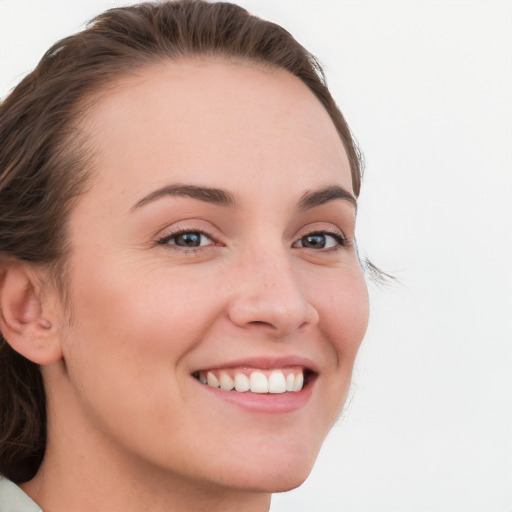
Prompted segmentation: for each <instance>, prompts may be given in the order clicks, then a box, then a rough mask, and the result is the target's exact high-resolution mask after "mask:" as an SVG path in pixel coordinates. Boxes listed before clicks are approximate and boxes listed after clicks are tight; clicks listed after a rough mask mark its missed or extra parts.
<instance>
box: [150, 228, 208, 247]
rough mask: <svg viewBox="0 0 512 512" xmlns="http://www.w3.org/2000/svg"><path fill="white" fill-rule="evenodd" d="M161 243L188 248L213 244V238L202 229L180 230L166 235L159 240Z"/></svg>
mask: <svg viewBox="0 0 512 512" xmlns="http://www.w3.org/2000/svg"><path fill="white" fill-rule="evenodd" d="M158 243H159V244H160V245H174V246H178V247H184V248H188V249H195V248H196V247H204V246H206V245H212V244H213V241H212V239H211V238H210V237H209V236H208V235H206V234H205V233H203V232H201V231H180V232H178V233H172V234H170V235H167V236H165V237H164V238H162V239H160V240H159V241H158Z"/></svg>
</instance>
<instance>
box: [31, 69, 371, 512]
mask: <svg viewBox="0 0 512 512" xmlns="http://www.w3.org/2000/svg"><path fill="white" fill-rule="evenodd" d="M82 129H83V130H84V131H85V133H86V134H88V136H89V138H90V141H91V142H92V146H93V147H94V149H95V155H96V159H95V169H94V171H95V172H94V180H93V182H92V186H91V187H90V188H89V189H88V190H87V192H86V193H85V194H84V195H83V196H82V197H81V198H80V199H79V200H78V202H77V204H76V206H75V208H74V210H73V212H72V214H71V218H70V223H69V236H70V243H71V254H70V257H69V262H68V268H69V301H70V303H71V305H72V315H71V321H70V318H69V308H67V307H65V306H64V305H63V304H62V303H60V302H59V297H58V295H57V292H55V293H54V295H52V294H51V293H49V292H46V295H45V297H46V299H45V300H46V304H51V307H50V306H47V307H46V309H45V308H43V311H45V312H46V314H47V316H48V317H50V321H51V328H48V329H49V330H51V331H52V332H53V333H54V336H55V340H56V343H57V345H58V347H59V350H58V356H56V357H55V360H54V361H51V362H49V363H48V364H46V365H45V366H44V367H43V376H44V380H45V385H46V390H47V395H48V407H49V423H48V449H47V455H46V458H45V460H44V462H43V465H42V467H41V469H40V471H39V472H38V474H37V475H36V477H35V478H34V479H33V480H32V481H30V482H28V483H26V484H24V486H23V487H24V489H25V490H26V492H28V493H29V495H31V496H32V497H33V498H34V499H35V500H36V501H37V502H38V503H39V504H40V505H41V506H42V508H43V509H45V510H48V511H54V512H60V511H64V510H74V511H75V512H80V511H82V510H83V511H86V510H87V511H89V510H96V511H100V512H101V511H110V512H111V511H112V510H124V511H128V512H129V511H140V510H151V511H157V512H158V511H164V510H166V511H169V510H181V511H182V510H190V511H196V510H203V509H204V507H208V510H223V511H226V510H233V511H234V510H237V511H240V510H243V511H263V510H267V509H268V507H269V503H270V494H271V493H272V492H277V491H283V490H288V489H291V488H294V487H296V486H298V485H300V484H301V483H302V482H303V481H304V479H305V478H306V477H307V475H308V474H309V472H310V470H311V468H312V465H313V463H314V461H315V458H316V456H317V454H318V451H319V449H320V446H321V444H322V441H323V440H324V438H325V436H326V434H327V433H328V431H329V429H330V428H331V426H332V424H333V423H334V421H335V420H336V418H337V417H338V415H339V412H340V410H341V407H342V405H343V402H344V400H345V398H346V394H347V389H348V386H349V383H350V379H351V373H352V368H353V364H354V359H355V357H356V354H357V351H358V348H359V345H360V343H361V340H362V338H363V336H364V333H365V330H366V326H367V319H368V299H367V291H366V286H365V282H364V278H363V275H362V271H361V268H360V264H359V261H358V258H357V254H356V250H355V247H354V244H353V239H354V228H355V207H354V205H353V204H352V203H351V201H348V200H346V199H333V200H331V201H327V202H326V203H324V204H321V205H317V206H314V207H312V208H309V209H306V210H304V209H301V208H299V207H298V203H299V202H300V199H301V198H302V197H303V195H304V193H306V192H308V191H315V190H318V189H321V188H323V187H326V186H333V185H336V186H339V187H343V188H344V189H346V190H347V191H348V192H352V185H351V176H350V169H349V164H348V159H347V155H346V152H345V150H344V148H343V145H342V143H341V141H340V139H339V136H338V135H337V133H336V130H335V127H334V125H333V124H332V122H331V120H330V118H329V116H328V114H327V112H326V111H325V110H324V108H323V107H322V106H321V105H320V103H319V102H318V100H317V99H316V98H315V97H314V95H313V94H312V93H311V92H310V91H309V90H308V89H307V87H306V86H305V85H304V84H302V82H300V80H298V79H297V78H296V77H293V76H291V75H289V74H288V73H286V72H284V71H275V70H273V71H269V70H263V69H259V68H257V67H255V66H249V65H245V64H240V63H230V62H226V61H219V60H215V61H214V60H210V61H208V60H197V61H190V62H182V63H179V64H176V63H165V64H162V63H160V64H158V65H155V66H152V67H150V68H146V69H144V70H141V71H139V72H138V73H137V74H136V75H132V76H131V77H130V78H129V79H123V80H120V81H119V82H118V84H117V86H116V87H113V88H110V89H109V92H108V93H105V94H102V95H100V96H99V98H98V101H96V102H95V103H94V106H93V107H92V108H91V110H90V112H89V115H88V116H87V119H85V120H83V122H82ZM173 184H187V185H195V186H206V187H215V188H221V189H223V190H225V191H227V192H228V193H229V194H231V195H232V196H234V197H235V200H236V203H235V204H231V205H219V204H212V203H210V202H207V201H202V200H199V199H196V198H192V197H187V196H176V195H173V196H165V197H161V198H159V199H156V200H154V201H149V202H147V203H146V204H143V205H140V206H139V207H134V206H135V205H137V204H138V203H139V202H140V201H141V200H142V199H143V198H144V197H146V196H148V195H149V194H151V193H152V192H153V191H155V190H157V189H160V188H161V187H165V186H168V185H173ZM183 229H186V230H190V231H193V232H198V231H201V232H203V233H205V234H206V235H207V237H202V238H201V244H202V245H201V247H199V248H196V249H191V248H187V247H182V246H178V245H176V243H177V242H178V240H177V239H176V238H174V239H172V238H170V239H169V235H170V234H172V233H173V232H175V231H176V230H183ZM324 231H327V232H334V233H337V234H339V235H340V236H344V237H345V238H346V239H347V240H348V243H347V245H340V244H339V243H338V242H337V241H336V240H335V238H333V237H332V236H331V235H325V237H326V238H325V240H326V241H327V248H323V249H322V248H320V249H319V248H311V247H305V246H304V243H303V242H304V240H305V239H304V237H305V236H306V235H308V234H310V233H312V232H315V233H317V232H324ZM166 236H167V243H166V244H163V243H159V240H160V241H161V240H162V239H163V238H165V237H166ZM290 355H294V356H300V357H304V358H308V359H309V360H310V361H312V362H313V363H314V365H315V368H316V369H317V378H316V380H315V382H314V384H313V387H312V393H311V396H310V398H309V400H308V401H307V403H306V404H305V405H304V406H303V407H301V408H299V409H298V410H295V411H293V412H290V413H276V414H272V413H262V412H257V411H256V412H255V411H249V410H246V409H244V408H243V407H239V406H238V405H234V404H230V403H228V402H226V401H225V400H221V399H218V398H217V397H216V396H214V395H212V393H211V392H208V391H206V390H205V388H204V387H203V386H202V385H201V384H199V383H198V382H197V381H196V380H195V379H193V377H192V376H191V373H192V372H193V371H196V370H198V369H207V368H212V367H222V366H223V365H224V364H226V362H229V361H232V360H234V359H240V358H247V357H265V358H276V357H286V356H290ZM114 490H115V492H114Z"/></svg>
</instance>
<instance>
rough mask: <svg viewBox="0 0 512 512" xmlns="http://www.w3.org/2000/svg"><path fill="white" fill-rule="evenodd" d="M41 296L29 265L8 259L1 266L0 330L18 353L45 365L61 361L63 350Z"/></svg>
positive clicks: (50, 314)
mask: <svg viewBox="0 0 512 512" xmlns="http://www.w3.org/2000/svg"><path fill="white" fill-rule="evenodd" d="M45 296H46V294H45ZM42 297H43V294H42V290H41V282H40V280H39V279H38V277H37V274H36V273H35V271H34V270H33V269H31V268H30V267H29V266H27V265H24V264H21V263H19V262H9V263H7V264H6V265H3V266H2V267H0V332H1V333H2V335H3V337H4V338H5V339H6V340H7V342H8V343H9V345H11V347H12V348H13V349H14V350H16V352H19V353H20V354H21V355H22V356H24V357H26V358H27V359H29V360H30V361H32V362H34V363H37V364H41V365H45V364H51V363H54V362H56V361H58V360H59V359H60V358H61V357H62V351H61V346H60V340H59V337H58V336H57V330H56V326H55V322H54V319H53V318H51V316H52V313H51V308H46V311H45V307H44V306H45V304H44V302H43V300H42Z"/></svg>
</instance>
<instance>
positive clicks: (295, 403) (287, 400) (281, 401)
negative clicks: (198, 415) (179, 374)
mask: <svg viewBox="0 0 512 512" xmlns="http://www.w3.org/2000/svg"><path fill="white" fill-rule="evenodd" d="M315 380H316V377H315V376H311V377H310V378H309V379H308V381H307V382H306V384H305V385H304V387H303V388H302V389H301V390H300V391H295V392H287V393H251V392H249V391H246V392H245V393H240V392H239V391H234V390H233V391H225V390H223V389H220V388H212V387H211V386H208V385H206V384H202V383H200V382H198V381H196V382H197V384H198V385H199V386H201V387H202V388H203V389H204V390H205V391H206V392H208V393H211V394H212V395H213V396H214V397H216V398H218V399H221V400H224V401H226V402H229V403H232V404H234V405H236V406H238V407H241V408H243V409H246V410H248V411H251V412H260V413H267V414H285V413H290V412H294V411H297V410H299V409H301V408H302V407H304V406H305V405H306V404H307V403H308V401H309V399H310V398H311V394H312V392H313V386H314V383H315Z"/></svg>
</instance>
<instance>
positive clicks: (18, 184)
mask: <svg viewBox="0 0 512 512" xmlns="http://www.w3.org/2000/svg"><path fill="white" fill-rule="evenodd" d="M210 55H211V56H226V57H228V58H235V59H240V60H244V61H250V62H254V63H256V64H260V65H263V66H270V67H273V68H280V69H284V70H287V71H288V72H290V73H292V74H293V75H295V76H297V77H298V78H299V79H300V80H302V81H303V82H304V83H305V84H306V85H307V86H308V87H309V89H310V90H311V91H312V92H313V93H314V94H315V96H316V97H317V98H318V100H319V101H320V102H321V103H322V105H323V106H324V107H325V109H326V110H327V112H328V113H329V115H330V117H331V119H332V121H333V123H334V125H335V127H336V129H337V131H338V133H339V136H340V138H341V140H342V142H343V144H344V146H345V149H346V151H347V154H348V157H349V161H350V166H351V172H352V185H353V189H354V192H355V194H356V195H358V194H359V190H360V185H361V164H360V155H359V153H358V150H357V147H356V145H355V143H354V141H353V139H352V136H351V133H350V130H349V128H348V126H347V124H346V122H345V120H344V118H343V116H342V114H341V112H340V111H339V109H338V108H337V106H336V104H335V102H334V100H333V98H332V97H331V95H330V93H329V90H328V88H327V86H326V82H325V78H324V75H323V71H322V69H321V66H320V65H319V63H318V61H317V60H316V59H315V58H314V57H313V56H312V55H311V54H310V53H309V52H308V51H307V50H305V49H304V48H303V47H302V46H301V45H300V44H299V43H298V42H297V41H295V39H293V37H292V36H291V35H290V34H289V33H288V32H287V31H286V30H284V29H283V28H282V27H280V26H278V25H275V24H273V23H270V22H268V21H265V20H262V19H259V18H257V17H255V16H252V15H250V14H249V13H248V12H247V11H246V10H245V9H243V8H241V7H239V6H236V5H233V4H229V3H208V2H205V1H203V0H179V1H170V2H163V3H154V4H153V3H143V4H139V5H135V6H131V7H126V8H116V9H111V10H109V11H106V12H105V13H103V14H101V15H100V16H98V17H96V18H95V19H94V20H92V22H91V23H90V24H89V25H88V27H87V28H86V29H85V30H84V31H82V32H80V33H78V34H75V35H73V36H71V37H68V38H66V39H63V40H62V41H60V42H58V43H56V44H55V45H54V46H53V47H52V48H50V49H49V50H48V51H47V52H46V54H45V55H44V56H43V58H42V59H41V61H40V62H39V64H38V65H37V67H36V68H35V70H34V71H33V72H32V73H30V74H29V75H27V76H26V77H25V78H24V79H23V80H22V82H21V83H20V84H19V85H18V86H17V87H16V88H15V89H14V91H13V92H12V93H11V94H10V96H8V97H7V98H6V99H5V101H4V102H3V103H2V104H1V105H0V141H1V147H0V204H1V205H2V208H1V211H0V263H1V261H2V259H5V258H9V259H16V260H19V261H24V262H29V263H31V264H33V265H35V266H44V267H45V268H47V269H49V270H50V271H51V273H50V275H51V276H53V277H54V278H55V280H56V282H57V283H58V284H59V283H60V284H61V285H62V282H63V279H62V276H63V272H64V270H65V265H64V262H65V256H66V219H67V218H68V214H69V211H70V209H71V208H72V206H73V201H74V199H76V198H77V197H78V196H79V195H80V194H81V193H82V192H83V191H84V187H85V186H86V185H87V178H88V168H90V167H91V166H90V159H91V152H90V151H88V148H87V141H86V140H83V138H82V137H80V135H79V130H78V125H77V119H78V118H79V117H80V112H81V111H83V109H86V108H87V105H86V100H87V98H90V97H91V96H92V93H96V92H98V91H101V89H102V88H103V87H105V86H107V85H108V84H111V83H113V82H114V81H115V80H116V79H117V78H119V77H121V76H123V75H125V74H127V73H129V72H130V71H132V70H134V69H136V68H139V67H141V66H144V65H147V64H150V63H154V62H158V61H159V60H165V59H171V60H180V59H182V58H187V57H193V56H210ZM87 164H89V165H87ZM89 172H90V171H89ZM45 445H46V404H45V394H44V386H43V380H42V377H41V373H40V370H39V367H38V366H37V365H36V364H34V363H32V362H30V361H28V360H26V359H25V358H24V357H22V356H21V355H19V354H18V353H16V352H15V351H14V350H13V349H12V348H11V347H10V346H9V344H8V343H7V341H6V340H5V339H3V338H2V336H1V335H0V474H3V475H5V476H6V477H7V478H9V479H11V480H13V481H15V482H18V483H20V482H24V481H27V480H30V479H31V478H32V477H33V476H34V475H35V474H36V472H37V470H38V468H39V465H40V463H41V461H42V458H43V456H44V451H45Z"/></svg>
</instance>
